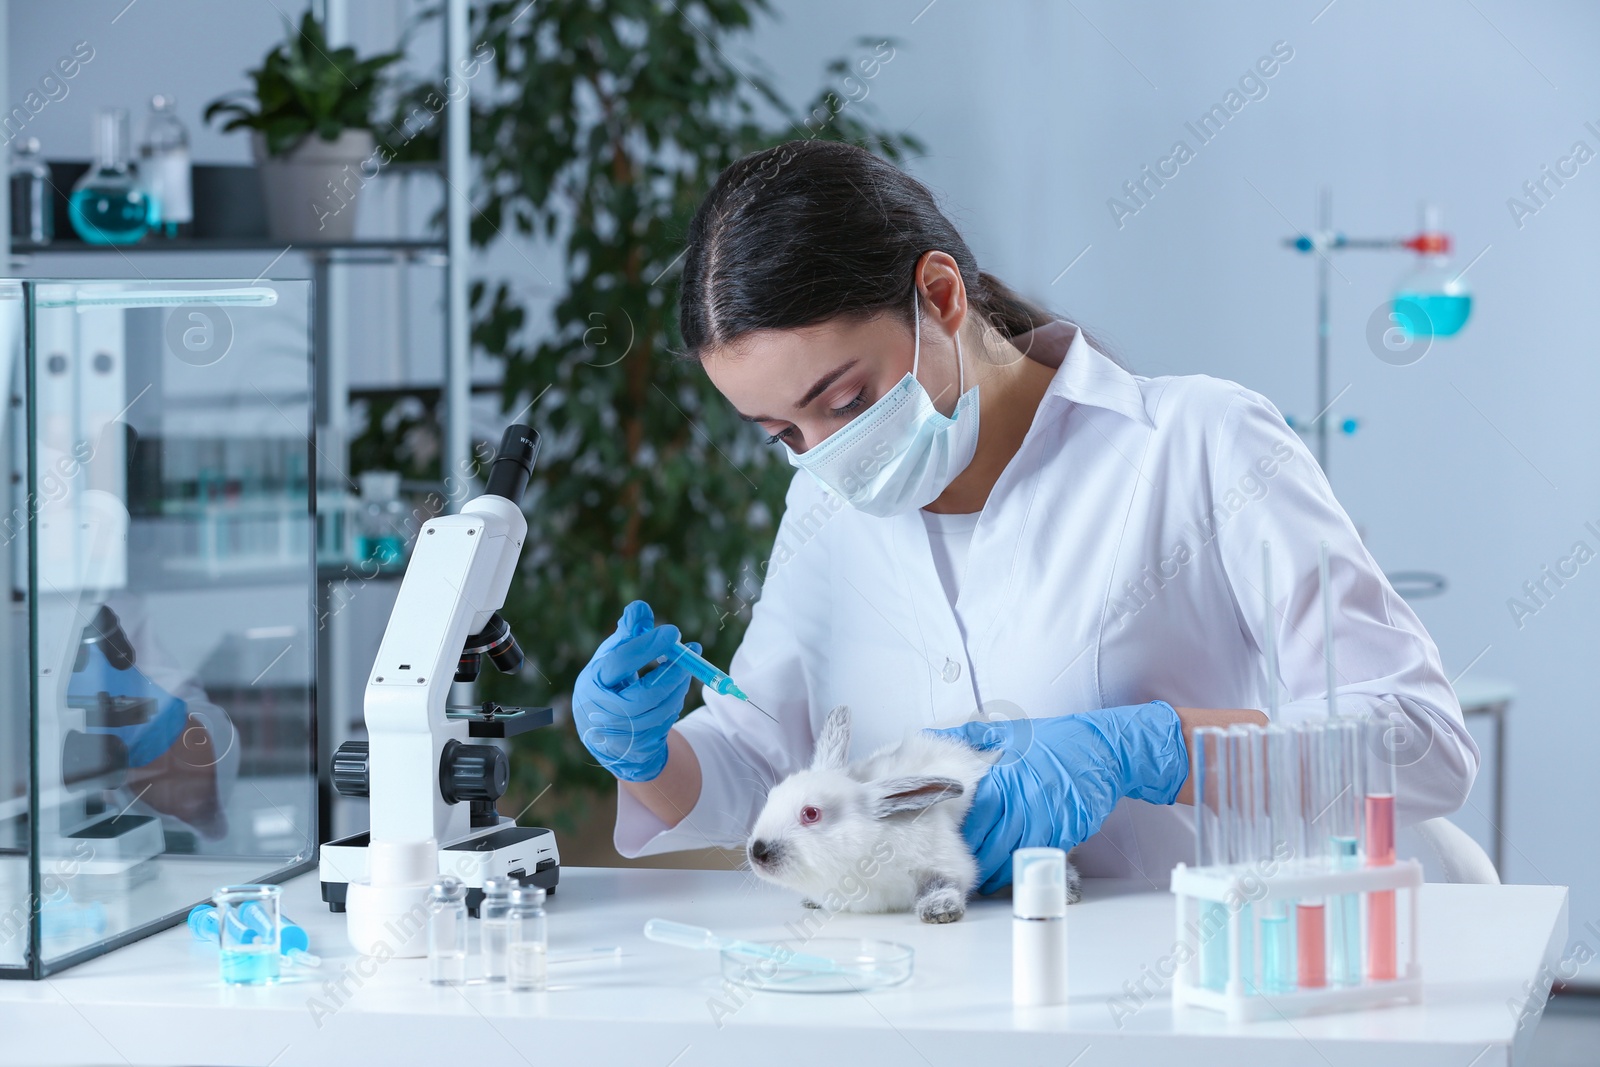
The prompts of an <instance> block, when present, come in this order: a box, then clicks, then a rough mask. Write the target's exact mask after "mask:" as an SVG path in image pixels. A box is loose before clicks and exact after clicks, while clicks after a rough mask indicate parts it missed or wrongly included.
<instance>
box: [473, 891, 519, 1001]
mask: <svg viewBox="0 0 1600 1067" xmlns="http://www.w3.org/2000/svg"><path fill="white" fill-rule="evenodd" d="M516 884H517V883H516V882H514V881H512V880H511V879H509V878H487V879H485V880H484V883H483V902H482V903H481V904H479V905H478V930H479V933H480V934H481V935H482V939H483V976H484V977H485V978H487V979H488V980H489V981H491V982H503V981H505V980H506V966H507V965H506V955H507V952H506V950H507V946H508V945H509V939H510V933H511V890H512V889H513V888H514V887H515V886H516Z"/></svg>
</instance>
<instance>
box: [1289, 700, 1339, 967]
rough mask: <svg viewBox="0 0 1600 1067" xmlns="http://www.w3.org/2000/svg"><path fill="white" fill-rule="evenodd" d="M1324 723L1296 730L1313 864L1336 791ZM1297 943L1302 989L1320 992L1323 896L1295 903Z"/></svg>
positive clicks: (1305, 840)
mask: <svg viewBox="0 0 1600 1067" xmlns="http://www.w3.org/2000/svg"><path fill="white" fill-rule="evenodd" d="M1324 725H1325V724H1324V723H1320V722H1305V723H1300V724H1298V725H1297V726H1296V727H1295V731H1296V733H1298V734H1299V735H1300V796H1301V808H1300V811H1301V833H1300V843H1301V855H1303V856H1305V857H1306V861H1307V863H1308V864H1314V863H1316V862H1317V860H1318V859H1319V858H1321V857H1324V856H1326V855H1327V848H1326V846H1325V845H1324V844H1323V842H1325V841H1327V840H1328V836H1329V835H1328V821H1329V809H1330V807H1331V801H1332V800H1333V791H1332V790H1330V789H1329V788H1328V768H1327V760H1326V756H1325V747H1326V746H1325V742H1326V737H1325V733H1326V731H1325V730H1324V729H1323V727H1324ZM1295 940H1296V947H1297V949H1298V953H1299V960H1298V963H1299V969H1298V975H1297V979H1298V983H1299V986H1300V988H1301V989H1321V988H1323V987H1324V986H1326V985H1327V984H1328V953H1327V943H1328V942H1327V906H1326V903H1325V902H1324V900H1323V898H1322V897H1306V898H1305V899H1303V900H1299V901H1297V902H1296V903H1295Z"/></svg>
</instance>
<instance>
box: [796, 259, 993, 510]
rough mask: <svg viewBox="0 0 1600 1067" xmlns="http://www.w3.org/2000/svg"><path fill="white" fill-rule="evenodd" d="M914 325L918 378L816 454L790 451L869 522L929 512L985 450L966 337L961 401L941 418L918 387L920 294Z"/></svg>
mask: <svg viewBox="0 0 1600 1067" xmlns="http://www.w3.org/2000/svg"><path fill="white" fill-rule="evenodd" d="M911 321H912V323H913V324H914V327H913V328H914V329H915V331H916V347H915V350H914V354H913V355H912V357H911V373H910V374H907V375H906V376H905V377H904V378H901V379H900V380H899V381H898V382H896V383H895V385H894V388H892V389H890V390H889V391H888V392H887V393H885V394H884V395H883V396H881V397H879V398H878V400H877V401H876V402H875V403H873V404H872V405H871V406H870V407H868V408H867V409H866V410H865V411H863V412H862V413H861V414H859V415H857V416H856V417H855V418H854V419H852V420H850V421H849V422H847V423H845V424H844V425H843V426H841V427H840V428H839V429H838V430H835V431H834V433H833V434H832V435H831V436H830V437H828V438H827V440H825V441H823V442H822V443H821V444H819V445H817V446H816V447H815V448H812V449H810V450H808V451H806V452H793V451H790V452H789V462H790V463H791V464H793V465H794V466H796V467H799V468H800V469H801V470H803V471H805V472H806V473H807V474H810V475H811V476H812V477H813V478H815V479H816V480H817V481H818V482H820V483H821V484H822V487H823V488H825V489H827V490H829V491H831V492H832V493H834V494H835V495H837V496H839V497H842V498H843V499H844V500H845V501H847V502H848V503H849V504H850V505H851V506H852V507H854V508H855V509H856V510H857V511H863V512H865V513H867V514H868V515H878V516H886V515H899V514H902V513H904V512H908V511H914V510H916V509H917V508H922V507H927V506H928V505H929V504H931V503H933V502H934V501H935V500H936V499H938V497H939V494H940V493H942V492H944V491H945V489H946V488H947V487H948V486H949V485H950V483H951V482H953V481H955V479H956V475H958V474H960V473H961V472H962V471H964V470H966V469H967V464H969V463H971V462H972V455H973V453H974V452H975V451H976V450H977V447H978V387H977V386H973V387H972V388H971V389H970V390H967V391H964V392H963V391H962V390H964V389H965V386H966V366H965V364H964V362H963V360H962V358H961V337H960V335H959V334H957V336H956V366H957V368H958V369H957V375H958V382H959V384H958V385H957V391H958V392H959V393H960V396H959V398H958V399H957V400H956V406H955V410H954V411H953V412H951V413H950V414H949V415H941V414H940V413H939V410H938V409H937V408H935V407H934V406H933V400H932V399H931V398H930V397H929V396H928V392H927V390H925V389H923V388H922V383H921V382H919V381H917V366H918V364H919V362H920V361H921V358H922V316H921V315H920V314H918V308H917V293H916V290H915V289H913V290H912V293H911Z"/></svg>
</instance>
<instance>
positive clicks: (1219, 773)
mask: <svg viewBox="0 0 1600 1067" xmlns="http://www.w3.org/2000/svg"><path fill="white" fill-rule="evenodd" d="M1226 742H1227V731H1226V730H1224V729H1222V728H1221V727H1216V726H1202V727H1200V728H1199V729H1197V730H1195V732H1194V745H1193V750H1194V751H1193V759H1194V767H1193V774H1194V843H1195V852H1194V855H1195V864H1196V865H1197V866H1200V867H1216V866H1220V865H1223V864H1226V863H1227V862H1228V859H1229V850H1228V829H1229V827H1228V820H1229V817H1228V788H1227V763H1226V756H1225V753H1226V747H1227V745H1226ZM1199 940H1200V984H1201V985H1203V986H1205V987H1206V988H1207V989H1215V990H1218V991H1221V990H1222V989H1223V988H1224V987H1226V986H1227V984H1228V906H1227V905H1226V904H1224V903H1222V902H1221V901H1216V900H1202V901H1201V902H1200V938H1199Z"/></svg>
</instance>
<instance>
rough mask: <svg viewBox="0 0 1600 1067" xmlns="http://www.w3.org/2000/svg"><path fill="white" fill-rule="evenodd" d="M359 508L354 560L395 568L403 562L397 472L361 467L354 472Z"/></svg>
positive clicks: (402, 507) (402, 509) (403, 536)
mask: <svg viewBox="0 0 1600 1067" xmlns="http://www.w3.org/2000/svg"><path fill="white" fill-rule="evenodd" d="M356 480H357V482H358V483H359V485H360V488H361V511H360V513H359V515H358V516H357V520H356V562H357V563H362V564H367V565H369V566H372V567H376V568H377V569H378V570H380V571H392V570H397V569H399V568H401V567H403V566H405V562H406V533H407V527H406V521H407V519H408V517H409V516H407V514H406V507H405V505H404V504H403V503H401V502H400V475H399V474H397V473H395V472H394V471H364V472H362V473H361V474H359V475H357V476H356Z"/></svg>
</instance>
